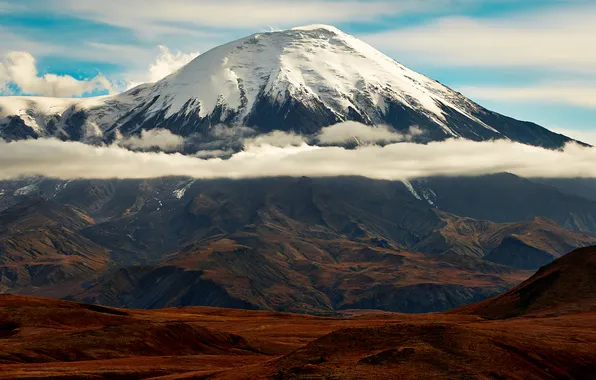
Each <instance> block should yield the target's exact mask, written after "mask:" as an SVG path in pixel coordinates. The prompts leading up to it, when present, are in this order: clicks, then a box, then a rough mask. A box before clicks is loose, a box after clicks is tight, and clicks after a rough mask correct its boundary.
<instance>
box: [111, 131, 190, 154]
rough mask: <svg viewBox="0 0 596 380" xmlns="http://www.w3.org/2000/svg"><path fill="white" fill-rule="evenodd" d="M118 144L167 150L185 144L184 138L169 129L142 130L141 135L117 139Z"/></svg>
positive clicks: (132, 147)
mask: <svg viewBox="0 0 596 380" xmlns="http://www.w3.org/2000/svg"><path fill="white" fill-rule="evenodd" d="M116 144H117V145H118V146H122V147H126V148H129V149H133V150H148V149H156V148H157V149H160V150H162V151H165V152H171V151H175V150H177V149H178V148H180V147H182V146H183V145H184V138H182V137H181V136H178V135H175V134H173V133H172V132H171V131H169V130H167V129H151V130H149V131H146V130H142V131H141V135H140V136H130V137H127V138H125V139H121V140H117V141H116Z"/></svg>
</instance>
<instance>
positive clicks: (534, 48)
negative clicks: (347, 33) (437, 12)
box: [363, 2, 596, 73]
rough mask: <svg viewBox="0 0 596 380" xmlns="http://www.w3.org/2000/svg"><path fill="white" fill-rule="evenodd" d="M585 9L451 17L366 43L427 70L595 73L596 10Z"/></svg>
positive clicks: (381, 35)
mask: <svg viewBox="0 0 596 380" xmlns="http://www.w3.org/2000/svg"><path fill="white" fill-rule="evenodd" d="M581 3H582V5H579V6H578V5H573V4H574V3H566V6H559V7H553V8H550V9H546V10H542V11H533V12H527V13H519V14H513V15H512V14H508V15H506V16H501V17H493V18H470V17H448V18H443V19H438V20H434V21H432V22H430V23H428V24H425V25H422V26H416V27H411V28H404V29H397V30H390V31H386V32H382V33H377V34H371V35H365V36H363V38H364V39H365V40H366V41H368V42H370V43H371V44H373V45H375V46H377V47H380V48H383V49H384V50H385V51H387V52H391V53H394V54H396V55H398V56H404V57H408V58H409V59H410V60H420V61H423V62H425V63H427V64H428V63H432V62H436V63H437V64H440V65H454V66H466V67H479V66H485V67H537V68H543V69H549V70H556V71H561V72H569V71H583V72H587V73H593V72H595V71H596V49H591V48H590V46H592V45H593V44H594V41H593V39H594V38H593V36H595V35H596V6H595V5H594V4H589V3H586V2H581ZM585 4H589V5H585Z"/></svg>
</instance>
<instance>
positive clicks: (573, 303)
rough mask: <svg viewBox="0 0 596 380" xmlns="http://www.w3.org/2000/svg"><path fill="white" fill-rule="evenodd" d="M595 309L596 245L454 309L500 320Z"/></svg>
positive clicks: (573, 253)
mask: <svg viewBox="0 0 596 380" xmlns="http://www.w3.org/2000/svg"><path fill="white" fill-rule="evenodd" d="M593 311H596V248H595V247H586V248H581V249H578V250H576V251H573V252H571V253H569V254H567V255H565V256H564V257H562V258H560V259H558V260H556V261H554V262H552V263H550V264H548V265H546V266H544V267H542V268H540V270H539V271H538V272H537V273H536V274H535V275H534V276H532V277H530V278H529V279H528V280H526V281H524V282H523V283H521V284H520V285H518V286H517V287H515V288H513V289H511V290H509V291H508V292H506V293H504V294H502V295H500V296H498V297H495V298H492V299H489V300H487V301H484V302H481V303H478V304H475V305H471V306H469V307H465V308H462V309H460V310H457V311H455V312H459V313H464V312H465V313H473V314H477V315H481V316H484V317H487V318H493V319H502V318H513V317H521V316H537V315H540V316H545V315H562V314H573V313H579V312H593Z"/></svg>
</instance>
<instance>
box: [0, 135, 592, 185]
mask: <svg viewBox="0 0 596 380" xmlns="http://www.w3.org/2000/svg"><path fill="white" fill-rule="evenodd" d="M595 162H596V149H594V148H588V147H582V146H579V145H576V144H569V145H567V146H566V147H565V148H564V149H562V150H557V151H555V150H547V149H542V148H538V147H532V146H528V145H523V144H519V143H514V142H510V141H506V140H498V141H491V142H473V141H469V140H462V139H452V140H447V141H443V142H432V143H429V144H425V145H422V144H414V143H408V142H403V143H394V144H389V145H385V146H376V145H367V146H360V147H358V148H356V149H346V148H343V147H330V146H328V147H320V146H312V145H307V144H306V143H304V144H302V145H300V146H286V147H276V146H272V145H267V144H261V145H249V146H247V147H246V148H245V150H244V151H241V152H238V153H235V154H233V155H231V157H230V158H229V159H222V158H210V159H202V158H198V157H193V156H184V155H182V154H178V153H173V154H168V153H163V152H160V153H152V152H133V151H130V150H128V149H125V148H122V147H118V146H109V147H97V146H91V145H86V144H83V143H79V142H64V141H59V140H55V139H40V140H24V141H16V142H10V143H9V142H4V141H0V179H3V180H7V179H15V178H19V177H26V176H46V177H53V178H59V179H80V178H86V179H109V178H130V179H141V178H156V177H165V176H184V177H192V178H199V179H214V178H234V179H240V178H258V177H277V176H310V177H335V176H363V177H368V178H374V179H384V180H408V179H414V178H420V177H430V176H475V175H482V174H493V173H500V172H510V173H513V174H517V175H520V176H524V177H550V178H556V177H559V178H565V177H567V178H571V177H594V178H596V165H594V163H595Z"/></svg>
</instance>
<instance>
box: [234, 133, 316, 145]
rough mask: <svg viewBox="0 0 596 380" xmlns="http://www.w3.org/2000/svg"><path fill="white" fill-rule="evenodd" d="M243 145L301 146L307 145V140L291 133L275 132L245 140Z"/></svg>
mask: <svg viewBox="0 0 596 380" xmlns="http://www.w3.org/2000/svg"><path fill="white" fill-rule="evenodd" d="M243 143H244V146H262V145H270V146H277V147H284V146H300V145H303V144H304V143H306V138H305V137H304V136H300V135H297V134H295V133H291V132H290V133H287V132H282V131H273V132H270V133H267V134H263V135H259V136H256V137H250V138H246V139H244V140H243Z"/></svg>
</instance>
